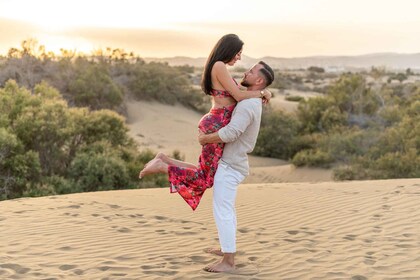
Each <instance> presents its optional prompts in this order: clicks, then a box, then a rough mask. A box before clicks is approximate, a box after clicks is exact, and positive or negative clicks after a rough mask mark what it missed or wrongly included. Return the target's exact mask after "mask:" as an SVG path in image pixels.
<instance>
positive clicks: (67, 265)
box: [58, 264, 77, 270]
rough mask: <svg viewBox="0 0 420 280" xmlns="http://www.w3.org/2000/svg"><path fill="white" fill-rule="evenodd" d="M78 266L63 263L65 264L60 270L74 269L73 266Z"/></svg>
mask: <svg viewBox="0 0 420 280" xmlns="http://www.w3.org/2000/svg"><path fill="white" fill-rule="evenodd" d="M76 267H77V266H76V265H71V264H63V265H60V266H59V267H58V268H59V269H60V270H70V269H73V268H76Z"/></svg>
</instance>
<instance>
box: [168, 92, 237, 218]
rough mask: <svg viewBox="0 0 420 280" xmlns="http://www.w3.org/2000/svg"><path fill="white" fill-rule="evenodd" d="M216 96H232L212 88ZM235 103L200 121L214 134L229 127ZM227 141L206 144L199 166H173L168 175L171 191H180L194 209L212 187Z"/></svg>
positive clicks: (213, 110) (208, 131) (214, 110)
mask: <svg viewBox="0 0 420 280" xmlns="http://www.w3.org/2000/svg"><path fill="white" fill-rule="evenodd" d="M212 95H213V96H218V97H219V98H220V97H230V96H231V95H230V94H229V92H227V91H222V90H213V91H212ZM235 106H236V104H233V105H231V106H228V107H223V108H212V109H211V110H210V112H208V113H207V114H206V115H204V116H203V117H202V118H201V120H200V122H199V123H198V128H199V129H200V130H201V131H203V132H204V133H205V134H209V133H213V132H216V131H218V130H219V129H221V128H222V127H224V126H226V125H227V124H228V123H229V122H230V119H231V117H232V112H233V109H234V108H235ZM224 146H225V144H224V143H214V144H206V145H204V146H203V147H202V150H201V155H200V157H199V159H198V168H185V167H177V166H174V165H170V166H169V167H168V177H169V182H170V183H171V188H170V190H171V193H174V192H177V193H179V194H180V195H181V197H182V198H183V199H184V200H185V201H186V202H187V203H188V205H189V206H191V208H192V209H193V210H195V209H196V208H197V206H198V204H199V203H200V200H201V197H202V196H203V194H204V191H205V190H206V189H207V188H211V187H213V182H214V175H215V174H216V171H217V166H218V164H219V160H220V158H221V157H222V155H223V148H224Z"/></svg>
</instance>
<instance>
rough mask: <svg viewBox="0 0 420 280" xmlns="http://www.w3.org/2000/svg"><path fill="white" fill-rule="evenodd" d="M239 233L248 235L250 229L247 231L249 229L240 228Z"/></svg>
mask: <svg viewBox="0 0 420 280" xmlns="http://www.w3.org/2000/svg"><path fill="white" fill-rule="evenodd" d="M238 231H239V232H240V233H247V232H249V229H247V228H240V229H238Z"/></svg>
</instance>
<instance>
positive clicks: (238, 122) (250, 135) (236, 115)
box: [218, 98, 262, 176]
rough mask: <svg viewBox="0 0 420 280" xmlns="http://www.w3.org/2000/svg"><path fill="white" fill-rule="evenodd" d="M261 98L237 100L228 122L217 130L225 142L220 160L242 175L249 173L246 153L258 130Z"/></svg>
mask: <svg viewBox="0 0 420 280" xmlns="http://www.w3.org/2000/svg"><path fill="white" fill-rule="evenodd" d="M261 113H262V99H261V98H250V99H245V100H242V101H241V102H238V104H237V105H236V107H235V109H234V111H233V114H232V119H231V121H230V123H229V124H228V125H227V126H225V127H223V128H221V129H220V130H219V131H218V135H219V137H220V139H222V141H223V142H225V143H227V144H226V145H225V148H224V150H223V156H222V158H221V160H222V161H223V162H225V163H226V164H228V165H230V166H231V167H232V168H233V169H235V170H237V171H239V172H240V173H242V174H243V175H245V176H247V175H248V174H249V164H248V154H249V153H251V152H252V151H253V150H254V147H255V143H256V142H257V137H258V132H259V130H260V123H261Z"/></svg>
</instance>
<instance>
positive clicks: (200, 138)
mask: <svg viewBox="0 0 420 280" xmlns="http://www.w3.org/2000/svg"><path fill="white" fill-rule="evenodd" d="M205 138H206V135H205V134H204V132H203V131H201V130H200V129H199V130H198V142H200V145H202V146H203V145H205V144H207V142H205V140H206V139H205Z"/></svg>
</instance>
